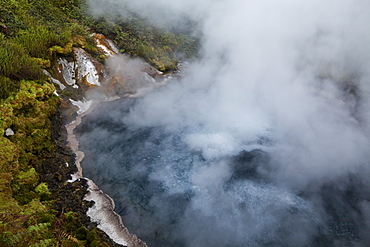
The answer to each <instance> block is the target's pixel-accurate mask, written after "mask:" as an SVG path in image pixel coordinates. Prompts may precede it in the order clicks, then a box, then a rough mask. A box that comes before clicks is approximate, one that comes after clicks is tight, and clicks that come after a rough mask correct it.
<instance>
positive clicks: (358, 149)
mask: <svg viewBox="0 0 370 247" xmlns="http://www.w3.org/2000/svg"><path fill="white" fill-rule="evenodd" d="M99 2H101V1H99V0H90V3H91V4H92V6H93V5H94V4H97V3H99ZM114 2H122V4H126V5H127V6H130V7H132V8H134V9H136V10H137V11H138V12H141V11H142V13H143V14H144V15H145V16H146V17H149V18H153V22H154V21H155V20H156V19H159V18H160V19H161V20H162V22H166V21H171V22H172V21H173V20H174V18H175V16H177V15H188V16H190V17H193V18H196V19H198V20H201V23H200V26H201V27H202V34H203V41H202V49H201V55H202V56H201V59H200V60H199V61H197V62H195V63H193V64H191V65H190V66H189V68H187V70H186V71H185V76H184V77H183V78H182V79H181V80H179V81H177V82H173V83H172V84H170V85H168V86H166V87H164V88H161V89H159V90H156V91H155V92H153V93H151V94H149V95H147V96H146V97H145V98H143V99H142V100H140V101H139V102H138V103H137V104H136V105H135V106H134V107H133V109H132V110H131V112H130V113H129V114H128V116H126V117H125V118H124V119H123V122H124V123H125V124H127V125H128V126H135V127H153V126H154V127H158V126H159V127H163V128H165V129H166V130H167V131H169V132H170V131H175V130H180V129H187V130H188V132H187V133H185V134H184V138H183V140H184V142H185V143H186V144H187V145H188V147H189V149H191V150H194V151H199V152H201V153H202V155H203V156H204V157H205V159H207V160H209V161H210V162H211V163H213V165H210V166H207V167H196V166H195V167H194V171H193V173H192V174H193V175H191V181H192V184H193V185H194V186H195V187H194V190H195V191H196V192H195V197H194V200H192V202H191V207H188V209H187V211H186V214H185V216H184V219H185V220H184V222H183V224H184V228H181V231H182V234H183V235H184V237H186V235H189V238H188V239H189V241H190V242H188V246H208V245H207V242H202V241H204V239H203V238H201V240H199V241H198V240H197V239H196V236H197V233H196V232H192V231H191V229H187V230H184V229H185V228H186V225H187V224H189V225H192V224H190V223H189V222H188V221H190V220H191V219H193V218H194V217H200V219H199V221H201V219H204V222H205V221H207V220H210V218H209V217H208V216H207V214H208V213H210V212H212V213H214V214H217V215H218V216H219V217H220V220H219V222H224V223H220V224H219V225H218V228H217V229H215V231H216V234H214V238H217V237H218V235H217V234H218V232H217V231H220V233H221V232H222V231H225V229H229V228H233V229H235V231H237V230H238V229H241V230H245V228H244V227H241V228H238V227H237V226H228V225H227V224H229V223H230V222H232V221H231V220H230V219H228V220H227V219H224V218H223V217H229V216H230V215H229V214H222V213H221V212H231V211H233V210H234V206H233V205H232V204H230V205H228V204H227V202H228V196H233V197H235V195H238V196H240V197H243V198H248V196H250V195H251V194H253V196H250V198H251V199H250V201H249V202H250V204H248V205H247V206H246V207H247V209H246V211H248V212H249V213H250V217H251V218H248V217H249V216H248V217H247V216H246V215H243V216H237V215H236V214H232V215H233V216H232V217H235V219H234V220H235V221H234V222H235V223H236V224H239V223H240V224H243V223H242V222H241V221H240V220H238V217H239V219H242V220H245V221H248V220H252V221H253V220H255V219H253V215H258V216H260V217H262V218H263V219H262V220H261V219H259V221H258V223H256V226H255V227H254V228H253V227H251V228H250V232H249V233H248V234H247V233H246V232H243V233H238V232H236V233H235V234H234V233H232V234H231V233H230V235H229V237H230V238H237V237H241V236H243V238H248V237H249V236H256V235H258V234H263V233H264V232H265V231H266V229H269V228H270V227H272V226H271V225H272V224H277V222H280V221H284V217H285V216H286V214H284V213H282V212H280V211H279V212H274V211H269V208H270V206H271V205H275V206H276V205H280V204H284V205H286V204H287V200H288V201H289V200H291V201H292V203H293V202H295V203H296V204H299V205H304V206H303V207H307V211H309V210H310V209H309V208H310V205H308V204H309V203H306V204H304V203H301V202H299V200H300V199H299V198H298V197H294V196H293V195H292V194H289V193H288V192H286V189H287V190H290V191H294V190H304V189H306V188H308V187H310V188H311V189H312V190H313V191H315V190H316V189H315V188H312V187H317V188H319V187H320V186H321V185H323V184H324V183H326V182H328V181H335V180H336V179H339V178H343V177H345V176H346V175H347V174H359V173H363V174H364V176H365V174H366V175H368V174H369V173H368V172H369V168H368V167H369V161H370V159H369V154H370V152H369V150H370V136H369V127H370V126H369V121H370V102H369V96H370V73H369V72H370V32H369V30H368V28H369V23H370V1H368V0H336V1H334V0H320V1H318V0H301V1H293V0H281V1H273V0H249V1H245V0H204V1H189V0H172V1H165V0H160V1H155V2H153V1H149V0H137V1H124V0H121V1H114ZM167 12H168V13H170V14H168V15H167V14H166V13H167ZM156 13H159V14H160V17H159V16H157V15H156ZM166 17H169V19H166ZM261 139H264V140H267V141H266V142H265V143H263V142H261ZM256 147H257V148H259V149H262V150H266V151H267V152H268V153H269V154H270V156H271V160H270V162H268V165H266V166H264V167H261V168H260V169H259V172H260V174H263V175H264V176H266V177H269V178H270V179H271V181H274V183H275V184H276V185H277V186H278V187H280V189H278V188H273V187H269V186H267V187H265V188H264V189H260V191H257V192H256V191H252V190H253V189H257V187H255V186H254V184H253V182H248V183H249V184H248V185H246V184H244V185H243V186H241V185H240V186H239V185H235V188H234V189H235V190H236V192H234V194H232V195H230V194H228V193H227V191H225V190H223V189H222V188H221V187H220V186H221V184H222V183H223V182H225V181H227V179H229V178H230V176H231V173H230V170H229V168H228V163H223V162H225V161H224V160H223V159H224V158H225V159H226V158H227V157H229V156H233V155H235V154H238V153H239V152H241V151H242V150H247V151H248V150H252V149H255V148H256ZM162 172H165V171H163V170H162ZM159 173H160V172H159V171H156V172H154V173H153V174H152V175H151V178H152V179H156V180H160V181H162V182H164V183H166V181H167V182H168V180H166V179H169V177H170V176H167V175H163V174H162V175H159ZM360 177H361V176H360ZM362 178H363V177H362ZM341 182H343V183H345V181H344V180H342V181H341ZM313 184H314V186H313ZM243 188H244V191H243ZM174 189H175V188H174ZM247 189H249V191H246V190H247ZM169 190H171V189H169ZM209 190H219V191H218V192H217V191H209ZM217 194H218V195H219V197H212V196H215V195H217ZM276 194H279V195H280V196H275V195H276ZM258 195H262V196H261V197H258ZM283 195H286V197H284V196H283ZM207 196H211V198H207ZM218 198H223V199H222V200H221V199H220V200H218ZM267 198H268V199H267ZM314 198H316V197H315V196H313V199H312V202H310V203H312V204H315V205H319V204H320V199H317V198H316V199H314ZM233 200H234V201H235V199H233ZM230 201H231V200H230ZM247 201H248V200H247ZM204 203H206V204H204ZM207 203H208V204H207ZM218 203H219V204H218ZM258 206H261V207H260V208H259V209H256V208H255V207H258ZM275 206H271V207H275ZM277 207H278V206H277ZM210 208H213V209H214V210H215V211H209V209H210ZM278 208H279V207H278ZM363 208H364V210H365V211H367V213H365V212H364V215H369V212H368V208H369V206H368V205H367V204H366V205H364V206H363ZM279 210H281V209H279ZM305 210H306V209H305ZM199 211H201V212H202V213H199ZM303 211H304V210H303ZM238 212H239V211H238ZM253 212H255V214H254V213H253ZM264 212H267V213H266V214H264ZM274 213H276V215H279V216H274ZM200 215H201V216H200ZM186 216H188V217H186ZM218 216H217V217H218ZM202 217H204V218H202ZM217 217H216V218H217ZM289 222H290V223H291V224H292V226H293V227H294V224H298V223H297V222H296V223H294V220H293V219H289ZM298 222H299V221H298ZM367 222H368V220H367ZM258 224H261V225H258ZM209 225H212V226H213V225H214V224H212V223H211V222H210V224H209ZM212 229H213V228H212ZM308 229H313V228H312V227H310V226H307V230H308ZM269 233H271V234H274V232H273V230H271V231H270V232H269ZM243 234H244V235H243ZM191 236H192V237H191ZM307 236H309V234H308V235H307ZM297 238H299V236H298V237H297ZM303 238H304V237H303V236H301V239H300V240H292V241H293V243H295V244H298V245H296V246H299V244H300V242H299V241H302V243H304V242H305V240H304V239H303ZM191 241H193V242H194V245H192V242H191ZM195 243H196V244H195ZM241 243H243V241H242V240H241Z"/></svg>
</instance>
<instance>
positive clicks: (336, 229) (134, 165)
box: [76, 98, 368, 247]
mask: <svg viewBox="0 0 370 247" xmlns="http://www.w3.org/2000/svg"><path fill="white" fill-rule="evenodd" d="M135 101H136V100H135V99H129V98H126V99H121V100H118V101H115V102H109V103H102V104H100V105H99V106H98V107H97V108H96V109H94V110H93V111H92V113H90V114H89V115H88V116H86V117H85V118H84V119H83V122H82V124H81V125H80V126H78V128H77V130H76V132H77V133H78V139H79V141H80V149H81V150H82V151H83V152H85V155H86V157H85V159H84V160H83V162H82V167H83V172H84V176H86V177H89V178H91V179H93V180H94V181H95V182H96V184H97V185H98V186H99V187H100V188H101V189H102V190H103V191H105V192H106V193H107V194H109V195H110V196H111V197H112V198H113V199H114V200H115V202H116V211H117V212H118V213H119V214H120V215H121V216H122V218H123V222H124V224H125V225H126V226H127V227H128V229H129V230H130V231H131V232H132V233H134V234H137V235H138V236H139V237H140V238H141V239H143V240H144V241H146V242H147V243H148V245H149V246H151V247H152V246H188V247H197V246H220V247H221V246H233V247H237V246H351V245H352V244H354V243H356V244H359V246H366V244H365V245H364V242H363V241H365V240H366V238H367V237H365V236H366V233H363V232H362V230H361V229H362V228H363V227H364V226H365V225H366V215H364V214H363V212H362V211H361V207H363V206H365V205H364V204H363V201H364V198H365V197H366V196H368V190H367V188H366V186H365V185H363V184H362V183H361V181H359V180H357V178H356V176H355V175H348V177H349V178H350V181H351V182H350V183H349V184H348V185H343V186H339V183H340V181H334V182H330V183H327V184H325V185H324V186H322V187H320V191H310V190H309V189H307V190H306V191H293V190H290V189H289V188H286V187H284V186H278V185H277V184H276V183H274V181H273V180H272V179H271V177H272V176H271V174H273V173H274V171H273V170H271V166H270V165H269V164H270V162H271V160H270V155H269V152H270V151H269V150H271V149H270V148H271V146H272V145H273V144H271V143H270V142H269V140H268V138H267V137H261V138H260V140H259V141H258V142H257V143H253V144H249V145H248V144H246V146H245V148H244V150H242V151H240V152H237V153H234V154H230V155H219V156H217V155H216V156H212V157H205V156H204V154H203V153H202V152H200V151H197V150H194V149H189V147H188V145H187V138H189V136H191V135H193V134H199V133H203V132H205V131H206V130H205V129H204V128H203V127H202V126H197V127H196V128H183V129H178V130H168V129H164V128H161V127H137V126H127V125H125V124H124V122H123V121H122V117H123V116H124V115H125V114H127V112H128V111H129V109H130V107H131V106H132V105H133V104H134V103H135ZM214 134H215V133H213V136H214ZM351 176H352V177H351Z"/></svg>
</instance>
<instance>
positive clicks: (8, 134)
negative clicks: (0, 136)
mask: <svg viewBox="0 0 370 247" xmlns="http://www.w3.org/2000/svg"><path fill="white" fill-rule="evenodd" d="M5 135H6V136H12V135H14V131H13V130H12V129H11V128H7V129H6V130H5Z"/></svg>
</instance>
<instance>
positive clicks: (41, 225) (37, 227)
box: [27, 222, 51, 234]
mask: <svg viewBox="0 0 370 247" xmlns="http://www.w3.org/2000/svg"><path fill="white" fill-rule="evenodd" d="M50 225H51V224H50V223H49V222H47V223H38V224H36V225H31V226H29V227H28V229H27V230H28V232H29V233H30V234H32V232H36V233H41V232H44V231H46V230H47V228H48V227H49V226H50Z"/></svg>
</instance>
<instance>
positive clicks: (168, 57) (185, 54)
mask: <svg viewBox="0 0 370 247" xmlns="http://www.w3.org/2000/svg"><path fill="white" fill-rule="evenodd" d="M105 5H106V6H105V8H106V9H110V11H107V12H104V15H102V16H95V17H94V18H85V19H84V22H85V23H86V24H87V25H89V26H91V27H93V28H94V29H95V31H96V32H98V33H103V34H104V35H105V36H107V37H108V38H110V39H112V40H113V41H114V42H115V43H116V44H117V46H118V47H119V49H120V52H125V53H127V54H130V55H131V56H133V57H141V58H144V59H145V60H146V61H147V62H149V63H150V64H151V65H153V66H154V67H156V68H157V69H159V70H161V71H164V72H167V71H173V70H176V69H177V63H178V62H179V60H182V59H188V58H191V57H194V56H196V53H197V50H198V48H199V37H194V38H191V36H192V32H194V29H195V24H194V23H192V22H191V21H188V22H187V24H186V26H187V28H186V29H183V30H182V31H180V30H172V31H171V30H170V31H169V30H166V29H163V28H159V27H156V26H154V25H152V24H151V23H150V22H149V20H146V19H144V18H142V17H141V16H139V15H138V14H137V13H135V12H132V11H130V10H128V9H122V7H120V6H119V5H118V6H117V5H114V4H113V5H112V4H111V5H110V6H109V3H106V4H105Z"/></svg>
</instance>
